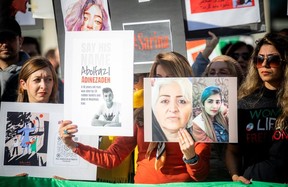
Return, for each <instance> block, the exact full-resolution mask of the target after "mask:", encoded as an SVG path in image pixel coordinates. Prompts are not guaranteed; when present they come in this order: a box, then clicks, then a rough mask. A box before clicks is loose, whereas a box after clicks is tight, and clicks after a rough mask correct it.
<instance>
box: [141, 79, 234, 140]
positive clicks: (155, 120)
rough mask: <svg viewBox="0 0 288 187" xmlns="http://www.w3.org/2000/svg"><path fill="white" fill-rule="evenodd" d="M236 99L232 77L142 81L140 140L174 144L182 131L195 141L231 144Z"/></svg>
mask: <svg viewBox="0 0 288 187" xmlns="http://www.w3.org/2000/svg"><path fill="white" fill-rule="evenodd" d="M236 98H237V78H236V77H229V78H228V77H201V78H198V77H190V78H189V77H185V78H184V77H181V78H179V77H178V78H177V77H173V78H144V102H145V104H144V105H145V108H144V118H145V120H144V139H145V141H147V142H151V141H155V142H178V141H179V140H178V131H179V129H181V128H186V129H187V130H188V132H189V133H190V134H191V135H192V137H193V139H194V140H195V141H199V142H207V143H209V142H210V143H228V142H231V143H235V142H237V141H238V137H237V99H236ZM211 119H213V120H211Z"/></svg>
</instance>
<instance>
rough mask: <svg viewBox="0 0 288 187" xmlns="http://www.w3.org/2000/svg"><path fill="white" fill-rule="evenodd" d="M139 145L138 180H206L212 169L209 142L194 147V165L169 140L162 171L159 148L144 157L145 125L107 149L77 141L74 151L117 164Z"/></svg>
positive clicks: (103, 164)
mask: <svg viewBox="0 0 288 187" xmlns="http://www.w3.org/2000/svg"><path fill="white" fill-rule="evenodd" d="M136 145H138V150H139V153H138V159H137V171H136V174H135V177H134V181H135V183H145V184H159V183H170V182H187V181H203V180H204V179H205V178H206V177H207V175H208V173H209V159H210V144H206V143H196V144H195V151H196V153H197V154H198V155H199V160H198V162H197V163H196V164H194V165H189V164H185V163H184V162H183V160H182V157H183V154H182V152H181V150H180V147H179V144H178V143H166V161H165V164H164V167H163V168H161V169H160V170H159V171H156V170H155V168H154V164H155V155H156V150H153V152H152V153H151V156H150V159H149V160H148V159H147V158H145V154H146V151H147V148H148V145H149V142H144V128H143V127H139V126H137V125H135V126H134V136H133V137H117V138H116V140H115V141H114V143H113V144H111V145H110V146H109V148H108V149H107V150H99V149H96V148H93V147H90V146H88V145H83V144H81V143H78V147H77V148H75V149H74V150H73V151H74V152H75V153H76V154H78V155H80V156H81V157H82V158H83V159H85V160H87V161H88V162H90V163H92V164H95V165H97V166H99V167H104V168H113V167H116V166H118V165H119V164H120V163H121V162H122V161H123V160H124V159H125V158H126V157H127V156H128V155H129V154H130V153H131V152H132V151H133V150H134V149H135V147H136Z"/></svg>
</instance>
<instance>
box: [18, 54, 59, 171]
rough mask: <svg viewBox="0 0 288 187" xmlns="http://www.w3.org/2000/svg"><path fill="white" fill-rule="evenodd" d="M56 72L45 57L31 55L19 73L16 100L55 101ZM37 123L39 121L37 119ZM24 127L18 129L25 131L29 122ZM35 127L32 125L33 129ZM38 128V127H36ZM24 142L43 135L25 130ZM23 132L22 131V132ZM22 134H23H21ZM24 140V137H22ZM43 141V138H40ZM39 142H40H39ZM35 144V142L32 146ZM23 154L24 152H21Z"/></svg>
mask: <svg viewBox="0 0 288 187" xmlns="http://www.w3.org/2000/svg"><path fill="white" fill-rule="evenodd" d="M57 81H58V79H57V74H56V72H55V70H54V68H53V66H52V65H51V63H50V62H49V60H47V59H46V58H43V57H39V56H37V57H33V58H30V59H29V60H27V61H26V62H25V64H24V65H23V67H22V69H21V71H20V73H19V86H18V98H17V102H29V103H56V101H57V91H58V89H57V85H58V83H57ZM38 123H39V121H38ZM25 128H26V129H24V128H23V129H21V130H19V132H18V133H21V132H22V131H25V130H26V131H27V128H28V130H29V129H31V128H29V124H28V123H27V124H26V127H25ZM35 129H36V127H34V130H35ZM38 130H39V129H38ZM25 133H26V134H25V136H26V142H27V141H28V142H29V143H33V142H32V141H31V142H30V138H35V140H36V139H37V142H39V141H41V140H42V139H43V136H39V135H38V137H37V136H36V137H34V136H31V135H30V134H29V132H25ZM22 134H23V133H22ZM23 135H24V134H23ZM23 140H24V139H23ZM42 141H43V140H42ZM39 144H40V143H39ZM35 146H37V144H35V145H33V146H32V147H35ZM23 154H24V152H23ZM26 175H28V174H27V173H20V174H18V175H17V176H26Z"/></svg>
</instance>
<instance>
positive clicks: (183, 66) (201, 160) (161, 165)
mask: <svg viewBox="0 0 288 187" xmlns="http://www.w3.org/2000/svg"><path fill="white" fill-rule="evenodd" d="M191 76H193V73H192V70H191V67H190V64H189V62H188V61H187V59H186V58H185V57H183V56H182V55H180V54H178V53H176V52H167V53H160V54H158V55H157V57H156V60H155V62H154V64H153V65H152V68H151V71H150V77H191ZM131 99H132V98H131ZM140 110H141V108H140ZM140 114H141V112H139V115H140ZM134 119H135V123H134V136H133V137H117V138H116V140H115V141H114V142H113V144H111V145H110V146H109V148H108V149H107V150H100V149H97V148H94V147H91V146H88V145H84V144H81V143H79V142H75V141H73V139H72V137H73V136H75V133H77V131H78V128H77V125H75V124H73V123H72V121H70V120H65V121H63V122H62V123H61V124H60V127H59V135H60V137H61V138H62V140H63V142H64V143H65V144H66V145H67V147H68V148H70V149H72V150H73V152H74V153H76V154H78V155H79V156H81V157H82V158H83V159H85V160H87V161H89V162H90V163H93V164H95V165H97V166H99V167H103V168H114V167H116V166H118V165H119V164H120V163H121V162H122V161H123V160H124V159H125V158H126V157H127V156H128V155H129V154H130V153H131V152H133V151H134V149H135V147H136V146H138V158H137V170H136V174H135V177H134V181H135V183H142V184H143V183H146V184H159V183H169V182H187V181H203V180H204V179H205V178H206V176H207V175H208V173H209V158H210V145H209V144H206V143H200V142H194V140H193V138H192V137H191V135H190V134H189V132H188V131H187V130H186V129H182V128H181V129H180V130H179V131H178V142H168V143H165V144H162V143H157V142H144V127H143V121H139V119H142V120H143V118H141V117H138V116H135V117H134ZM157 145H158V146H157ZM159 145H165V146H162V147H161V148H162V149H161V150H159V149H157V147H160V146H159ZM160 151H162V152H161V154H160V155H159V154H158V153H160ZM156 152H157V156H156Z"/></svg>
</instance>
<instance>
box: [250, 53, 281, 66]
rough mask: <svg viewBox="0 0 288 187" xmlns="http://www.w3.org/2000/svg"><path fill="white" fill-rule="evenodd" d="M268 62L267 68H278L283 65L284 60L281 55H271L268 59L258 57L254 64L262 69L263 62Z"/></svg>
mask: <svg viewBox="0 0 288 187" xmlns="http://www.w3.org/2000/svg"><path fill="white" fill-rule="evenodd" d="M265 60H266V65H265V67H270V68H278V67H279V66H280V65H281V62H282V59H281V57H280V56H279V55H269V56H267V57H265V56H262V55H258V56H256V57H255V59H254V64H255V65H256V67H257V68H261V67H262V64H263V62H264V61H265Z"/></svg>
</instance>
